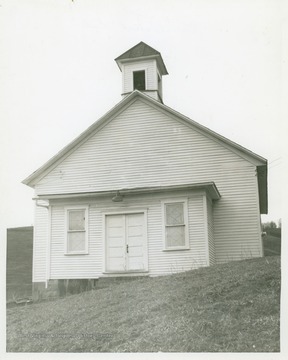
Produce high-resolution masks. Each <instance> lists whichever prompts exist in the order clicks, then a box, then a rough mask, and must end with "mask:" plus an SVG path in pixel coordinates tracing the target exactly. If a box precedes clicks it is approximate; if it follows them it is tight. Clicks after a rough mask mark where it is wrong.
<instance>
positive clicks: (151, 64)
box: [115, 41, 168, 103]
mask: <svg viewBox="0 0 288 360" xmlns="http://www.w3.org/2000/svg"><path fill="white" fill-rule="evenodd" d="M115 61H116V63H117V65H118V66H119V68H120V70H121V72H122V97H125V96H127V95H129V94H130V93H131V92H133V91H134V90H138V91H141V92H143V93H145V94H147V95H149V96H151V97H152V98H154V99H156V100H158V101H160V102H162V103H163V93H162V76H163V75H167V74H168V72H167V69H166V66H165V64H164V61H163V59H162V56H161V54H160V52H159V51H157V50H155V49H153V48H152V47H151V46H149V45H147V44H145V43H144V42H142V41H141V42H140V43H139V44H137V45H135V46H134V47H132V48H131V49H129V50H127V51H126V52H125V53H123V54H122V55H120V56H118V57H117V58H116V59H115Z"/></svg>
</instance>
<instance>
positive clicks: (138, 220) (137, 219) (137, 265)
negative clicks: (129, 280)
mask: <svg viewBox="0 0 288 360" xmlns="http://www.w3.org/2000/svg"><path fill="white" fill-rule="evenodd" d="M126 242H127V244H128V254H127V267H128V269H129V270H144V268H145V267H144V253H143V250H144V249H143V244H144V214H129V215H126Z"/></svg>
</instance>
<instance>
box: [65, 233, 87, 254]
mask: <svg viewBox="0 0 288 360" xmlns="http://www.w3.org/2000/svg"><path fill="white" fill-rule="evenodd" d="M84 250H85V232H73V233H68V252H71V251H84Z"/></svg>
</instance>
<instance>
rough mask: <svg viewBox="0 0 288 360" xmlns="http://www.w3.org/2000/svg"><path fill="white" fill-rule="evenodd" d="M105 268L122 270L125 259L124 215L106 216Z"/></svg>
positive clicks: (124, 265)
mask: <svg viewBox="0 0 288 360" xmlns="http://www.w3.org/2000/svg"><path fill="white" fill-rule="evenodd" d="M106 236H107V245H108V246H107V261H106V264H107V270H114V271H124V270H125V267H126V259H125V252H124V249H125V217H124V215H113V216H107V217H106Z"/></svg>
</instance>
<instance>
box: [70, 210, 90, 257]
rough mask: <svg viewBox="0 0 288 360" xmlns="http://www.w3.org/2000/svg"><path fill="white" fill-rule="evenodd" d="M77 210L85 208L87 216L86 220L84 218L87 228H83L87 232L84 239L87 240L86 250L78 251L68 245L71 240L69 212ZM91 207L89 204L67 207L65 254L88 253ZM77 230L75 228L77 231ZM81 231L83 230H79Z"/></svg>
mask: <svg viewBox="0 0 288 360" xmlns="http://www.w3.org/2000/svg"><path fill="white" fill-rule="evenodd" d="M75 210H76V211H77V210H84V216H85V220H84V225H85V230H83V232H84V233H85V236H84V241H85V246H84V250H77V251H69V246H68V242H69V236H68V234H69V232H71V231H70V230H69V212H70V211H75ZM88 210H89V208H88V206H87V205H83V206H81V205H79V206H67V207H65V249H64V254H65V255H87V254H88V253H89V252H88V216H89V212H88ZM76 231H77V230H75V232H76ZM78 231H81V230H78Z"/></svg>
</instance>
